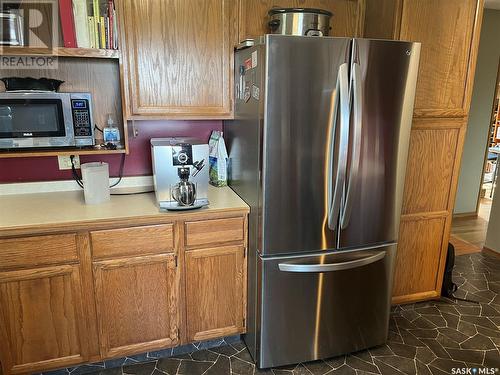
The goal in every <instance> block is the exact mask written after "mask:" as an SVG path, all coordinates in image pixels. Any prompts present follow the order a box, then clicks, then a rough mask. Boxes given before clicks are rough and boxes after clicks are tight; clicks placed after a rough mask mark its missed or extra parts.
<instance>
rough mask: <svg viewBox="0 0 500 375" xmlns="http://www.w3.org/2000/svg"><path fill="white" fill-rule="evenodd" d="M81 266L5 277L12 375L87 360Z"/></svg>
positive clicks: (1, 302) (4, 317)
mask: <svg viewBox="0 0 500 375" xmlns="http://www.w3.org/2000/svg"><path fill="white" fill-rule="evenodd" d="M84 322H85V317H84V314H83V312H82V301H81V287H80V272H79V267H78V266H77V265H64V266H53V267H48V268H37V269H29V270H19V271H8V272H1V273H0V339H1V342H0V353H1V355H2V358H1V361H2V363H3V368H4V370H5V372H6V373H7V374H18V373H33V372H39V371H41V370H46V369H50V368H57V367H66V366H69V365H72V364H76V363H81V362H84V361H85V360H86V358H85V357H86V355H85V352H86V349H85V348H86V338H85V332H86V330H85V323H84Z"/></svg>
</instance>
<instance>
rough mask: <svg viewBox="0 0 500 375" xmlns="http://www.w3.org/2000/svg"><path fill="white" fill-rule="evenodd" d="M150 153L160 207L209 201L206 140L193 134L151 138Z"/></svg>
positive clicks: (191, 206)
mask: <svg viewBox="0 0 500 375" xmlns="http://www.w3.org/2000/svg"><path fill="white" fill-rule="evenodd" d="M151 157H152V161H153V180H154V186H155V192H156V200H157V201H158V204H159V206H160V209H161V210H189V209H194V208H200V207H203V206H206V205H208V204H209V202H208V179H209V178H208V169H209V165H208V164H209V163H208V144H206V143H204V142H203V141H200V140H198V139H195V138H153V139H151Z"/></svg>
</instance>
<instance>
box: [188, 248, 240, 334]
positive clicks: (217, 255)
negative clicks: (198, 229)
mask: <svg viewBox="0 0 500 375" xmlns="http://www.w3.org/2000/svg"><path fill="white" fill-rule="evenodd" d="M245 261H246V259H245V250H244V247H243V246H227V247H219V248H211V249H200V250H190V251H187V252H186V324H187V327H186V329H187V338H188V341H200V340H206V339H210V338H214V337H221V336H228V335H234V334H238V333H242V332H244V328H245V322H244V318H245V312H244V300H245V287H246V282H245V274H246V266H245Z"/></svg>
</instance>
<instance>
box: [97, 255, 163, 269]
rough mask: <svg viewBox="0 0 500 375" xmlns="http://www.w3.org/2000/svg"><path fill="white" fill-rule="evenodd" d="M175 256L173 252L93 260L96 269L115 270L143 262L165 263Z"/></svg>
mask: <svg viewBox="0 0 500 375" xmlns="http://www.w3.org/2000/svg"><path fill="white" fill-rule="evenodd" d="M172 257H173V255H172V254H170V253H169V254H158V255H141V256H132V257H129V258H116V259H108V260H99V261H95V262H93V265H94V269H96V268H99V269H100V270H106V271H107V270H113V269H115V268H122V267H131V266H140V265H143V264H154V263H165V262H166V261H168V260H169V259H171V258H172Z"/></svg>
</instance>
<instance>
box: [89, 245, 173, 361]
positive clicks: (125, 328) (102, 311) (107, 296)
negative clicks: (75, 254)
mask: <svg viewBox="0 0 500 375" xmlns="http://www.w3.org/2000/svg"><path fill="white" fill-rule="evenodd" d="M93 268H94V277H95V297H96V305H97V319H98V324H99V340H100V347H101V355H102V357H103V358H111V357H117V356H118V357H119V356H125V355H128V354H132V353H142V352H146V351H149V350H152V349H158V348H165V347H171V346H175V345H177V344H178V339H179V331H178V321H179V314H178V310H179V304H178V294H179V273H178V270H177V265H176V259H175V255H174V254H164V255H163V254H161V255H152V256H144V257H136V258H123V259H113V260H107V261H102V262H96V263H94V266H93Z"/></svg>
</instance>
